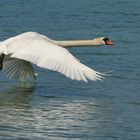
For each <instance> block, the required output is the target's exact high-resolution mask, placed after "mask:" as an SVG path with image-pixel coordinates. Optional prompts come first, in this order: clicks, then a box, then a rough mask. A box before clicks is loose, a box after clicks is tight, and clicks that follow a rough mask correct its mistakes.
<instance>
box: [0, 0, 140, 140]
mask: <svg viewBox="0 0 140 140" xmlns="http://www.w3.org/2000/svg"><path fill="white" fill-rule="evenodd" d="M139 23H140V1H138V0H133V1H132V0H123V1H122V0H114V1H113V0H107V1H105V0H61V1H58V0H46V1H45V0H44V1H43V0H40V1H38V0H28V1H19V0H1V1H0V39H1V40H4V39H6V38H9V37H11V36H14V35H17V34H20V33H23V32H26V31H36V32H39V33H42V34H45V35H47V36H49V37H50V38H53V39H58V40H65V39H68V40H69V39H89V38H96V37H101V36H107V37H110V39H111V40H113V42H114V43H115V45H114V46H113V47H107V46H102V47H86V48H70V49H69V51H70V52H71V53H73V54H74V55H75V56H76V57H77V58H78V59H80V60H81V62H83V63H84V64H86V65H88V66H90V67H91V68H94V69H95V70H98V71H100V72H110V73H111V76H109V77H106V79H105V80H104V81H102V82H101V81H97V82H91V81H90V82H88V83H84V82H77V81H72V80H69V79H67V78H66V77H64V76H63V75H61V74H58V73H55V72H51V71H48V70H44V69H40V68H37V67H34V68H35V69H36V70H37V71H38V73H39V75H38V77H37V82H36V83H34V82H31V83H19V82H15V81H9V79H7V78H5V76H4V75H3V74H2V72H1V73H0V75H1V76H0V140H46V139H47V140H69V139H73V140H139V139H140V24H139Z"/></svg>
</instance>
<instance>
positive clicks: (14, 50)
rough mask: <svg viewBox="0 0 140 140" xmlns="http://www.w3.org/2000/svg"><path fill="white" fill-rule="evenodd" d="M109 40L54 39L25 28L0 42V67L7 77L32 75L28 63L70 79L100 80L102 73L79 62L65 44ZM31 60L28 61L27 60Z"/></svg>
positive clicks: (23, 78)
mask: <svg viewBox="0 0 140 140" xmlns="http://www.w3.org/2000/svg"><path fill="white" fill-rule="evenodd" d="M101 44H112V42H110V41H109V40H108V38H98V39H94V40H83V41H55V40H52V39H49V38H48V37H46V36H44V35H41V34H39V33H36V32H26V33H23V34H20V35H18V36H15V37H11V38H9V39H7V40H5V41H2V42H0V69H2V70H3V71H4V72H5V73H6V74H7V76H8V77H9V78H14V79H17V80H21V81H24V80H25V79H26V78H28V77H34V78H35V72H34V70H33V68H32V65H31V63H34V64H36V65H37V66H39V67H42V68H46V69H49V70H53V71H57V72H60V73H61V74H64V75H65V76H66V77H69V78H70V79H73V80H79V81H80V80H82V81H85V82H87V80H88V79H89V80H94V81H95V80H101V79H102V78H103V77H102V73H99V72H97V71H95V70H92V69H91V68H89V67H87V66H85V65H83V64H82V63H80V62H79V61H78V60H77V59H76V58H75V57H74V56H73V55H72V54H71V53H69V52H68V51H67V50H66V49H65V48H62V47H61V46H63V47H68V46H75V45H101ZM30 62H31V63H30Z"/></svg>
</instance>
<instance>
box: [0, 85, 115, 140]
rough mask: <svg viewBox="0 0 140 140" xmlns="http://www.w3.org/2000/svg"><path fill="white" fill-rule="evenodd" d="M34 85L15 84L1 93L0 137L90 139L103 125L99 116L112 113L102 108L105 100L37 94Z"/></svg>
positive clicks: (106, 102)
mask: <svg viewBox="0 0 140 140" xmlns="http://www.w3.org/2000/svg"><path fill="white" fill-rule="evenodd" d="M35 88H36V85H35V84H18V85H14V86H12V87H9V88H8V89H5V90H3V91H1V92H0V138H1V137H2V138H5V139H6V138H7V139H8V138H9V139H16V138H17V139H22V138H23V139H41V138H42V139H46V138H49V139H53V140H55V139H57V140H58V139H61V140H63V139H65V138H80V137H81V138H82V137H83V138H86V137H88V138H92V137H93V134H96V133H99V131H100V130H101V129H102V130H103V129H104V127H105V126H104V125H105V124H104V123H103V122H102V117H101V116H104V118H106V115H107V116H108V115H109V114H108V113H109V112H114V111H113V110H112V109H111V108H109V109H105V106H106V105H108V104H110V103H109V102H110V101H107V100H106V101H100V100H96V99H94V98H91V99H88V100H86V99H74V98H70V99H68V98H65V97H61V98H60V97H57V96H54V97H48V96H46V97H45V96H38V95H37V94H34V92H35V91H34V90H35ZM104 109H105V110H104ZM104 113H105V114H106V115H105V114H104ZM114 113H115V112H114ZM103 114H104V115H103ZM110 115H111V114H110ZM101 137H102V136H101Z"/></svg>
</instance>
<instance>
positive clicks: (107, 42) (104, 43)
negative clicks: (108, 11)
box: [95, 37, 113, 45]
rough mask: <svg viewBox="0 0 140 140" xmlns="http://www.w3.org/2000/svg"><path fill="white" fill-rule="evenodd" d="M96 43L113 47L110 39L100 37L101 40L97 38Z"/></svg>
mask: <svg viewBox="0 0 140 140" xmlns="http://www.w3.org/2000/svg"><path fill="white" fill-rule="evenodd" d="M95 42H96V43H97V44H98V45H113V42H112V41H110V40H109V38H108V37H100V38H96V39H95Z"/></svg>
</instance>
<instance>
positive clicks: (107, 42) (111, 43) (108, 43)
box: [105, 41, 113, 45]
mask: <svg viewBox="0 0 140 140" xmlns="http://www.w3.org/2000/svg"><path fill="white" fill-rule="evenodd" d="M105 43H106V45H113V42H112V41H106V42H105Z"/></svg>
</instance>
